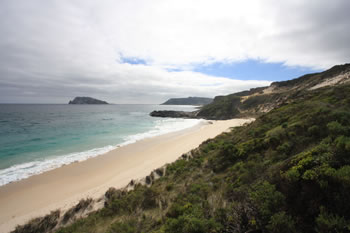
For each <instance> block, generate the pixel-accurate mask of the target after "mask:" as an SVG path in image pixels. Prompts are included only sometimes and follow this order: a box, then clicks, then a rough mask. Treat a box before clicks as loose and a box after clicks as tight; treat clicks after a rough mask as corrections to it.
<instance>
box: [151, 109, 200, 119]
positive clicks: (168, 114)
mask: <svg viewBox="0 0 350 233" xmlns="http://www.w3.org/2000/svg"><path fill="white" fill-rule="evenodd" d="M197 113H198V111H194V112H184V111H168V110H164V111H153V112H151V113H150V116H152V117H171V118H197Z"/></svg>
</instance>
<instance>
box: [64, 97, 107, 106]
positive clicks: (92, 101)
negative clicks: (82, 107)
mask: <svg viewBox="0 0 350 233" xmlns="http://www.w3.org/2000/svg"><path fill="white" fill-rule="evenodd" d="M69 104H108V103H107V102H106V101H102V100H98V99H94V98H91V97H75V98H74V100H71V101H69Z"/></svg>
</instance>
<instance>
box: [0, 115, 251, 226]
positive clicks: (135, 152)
mask: <svg viewBox="0 0 350 233" xmlns="http://www.w3.org/2000/svg"><path fill="white" fill-rule="evenodd" d="M250 121H252V119H232V120H227V121H212V124H209V123H207V122H206V123H202V124H200V125H198V126H195V127H192V128H190V129H186V130H182V131H179V132H175V133H169V134H166V135H161V136H157V137H153V138H148V139H144V140H141V141H138V142H136V143H133V144H130V145H127V146H124V147H120V148H118V149H115V150H113V151H110V152H108V153H106V154H104V155H101V156H98V157H95V158H91V159H88V160H86V161H83V162H80V163H73V164H70V165H66V166H63V167H60V168H57V169H54V170H52V171H48V172H45V173H43V174H39V175H35V176H32V177H29V178H28V179H24V180H21V181H18V182H14V183H10V184H7V185H5V186H1V187H0V232H8V231H11V230H13V229H14V228H15V226H16V225H18V224H24V223H25V222H27V221H28V220H30V219H32V218H34V217H39V216H43V215H45V214H47V213H49V212H50V211H52V210H55V209H68V208H70V207H71V206H73V205H75V204H76V203H77V202H78V201H79V200H80V199H82V198H85V197H92V198H99V197H101V196H102V195H103V194H104V193H105V192H106V191H107V189H108V188H109V187H116V188H121V187H124V186H126V185H127V184H128V183H129V182H130V180H132V179H140V178H143V177H145V176H147V175H149V173H150V172H151V171H152V170H154V169H156V168H158V167H161V166H163V165H164V164H166V163H171V162H173V161H175V160H176V159H178V158H179V157H180V156H181V155H182V154H183V153H186V152H188V151H190V150H191V149H194V148H196V147H198V146H199V144H201V143H202V142H203V141H205V140H207V139H209V138H213V137H215V136H217V135H218V134H220V133H222V132H224V131H226V130H227V129H228V128H230V127H234V126H239V125H242V124H244V123H246V122H250Z"/></svg>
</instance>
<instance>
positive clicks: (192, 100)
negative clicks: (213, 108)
mask: <svg viewBox="0 0 350 233" xmlns="http://www.w3.org/2000/svg"><path fill="white" fill-rule="evenodd" d="M212 101H213V99H212V98H205V97H187V98H171V99H169V100H167V101H166V102H164V103H162V105H207V104H210V103H211V102H212Z"/></svg>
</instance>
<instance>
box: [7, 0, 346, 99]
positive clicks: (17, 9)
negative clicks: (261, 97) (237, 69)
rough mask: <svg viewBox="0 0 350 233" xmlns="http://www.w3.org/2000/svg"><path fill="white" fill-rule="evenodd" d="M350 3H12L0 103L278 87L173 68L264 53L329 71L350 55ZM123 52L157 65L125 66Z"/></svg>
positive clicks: (151, 96)
mask: <svg viewBox="0 0 350 233" xmlns="http://www.w3.org/2000/svg"><path fill="white" fill-rule="evenodd" d="M349 3H350V2H349V1H347V0H342V1H341V0H334V1H332V3H330V2H329V1H325V0H318V1H315V0H310V1H301V0H290V1H277V0H266V1H260V0H249V1H232V0H215V1H214V0H212V1H206V0H201V1H188V0H187V1H186V0H177V1H173V0H147V1H146V0H128V1H121V0H120V1H116V0H101V1H97V0H96V1H93V0H74V1H68V0H66V1H64V0H56V1H55V0H53V1H45V0H31V1H20V0H3V1H1V2H0V33H1V35H2V38H1V40H0V75H1V76H0V83H1V86H0V98H1V99H0V102H9V101H22V102H25V101H28V102H31V101H35V102H38V101H43V102H63V101H66V99H67V97H74V96H75V95H90V94H91V95H96V96H101V97H103V98H106V99H107V100H110V101H112V102H117V103H125V102H137V101H139V100H140V98H139V97H140V96H141V97H142V102H145V103H150V102H152V103H155V102H161V101H163V100H164V99H166V98H168V97H178V96H188V95H200V96H215V95H218V94H228V93H232V92H235V91H239V90H243V89H247V88H250V87H256V86H262V85H268V84H269V82H262V81H239V80H232V79H226V78H217V77H210V76H206V75H203V74H199V73H195V72H191V71H184V72H168V71H167V70H166V69H165V68H169V67H170V68H182V69H188V70H190V68H191V67H192V66H193V65H195V64H198V63H204V64H205V63H211V62H231V61H242V60H245V59H260V60H264V61H267V62H284V63H285V64H286V65H291V66H295V65H297V66H309V67H314V68H328V67H330V66H332V65H335V64H339V63H344V62H346V61H348V59H349V56H350V49H349V47H348V45H347V44H348V41H349V39H350V34H349V33H348V28H349V22H350V16H349V14H348V10H349V6H350V4H349ZM120 54H123V55H124V56H128V57H136V58H140V59H145V60H147V62H148V66H144V65H130V64H120V62H119V61H120ZM42 97H45V98H46V99H45V100H43V99H42ZM16 98H17V100H16Z"/></svg>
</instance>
